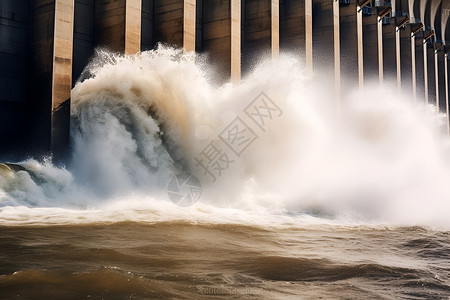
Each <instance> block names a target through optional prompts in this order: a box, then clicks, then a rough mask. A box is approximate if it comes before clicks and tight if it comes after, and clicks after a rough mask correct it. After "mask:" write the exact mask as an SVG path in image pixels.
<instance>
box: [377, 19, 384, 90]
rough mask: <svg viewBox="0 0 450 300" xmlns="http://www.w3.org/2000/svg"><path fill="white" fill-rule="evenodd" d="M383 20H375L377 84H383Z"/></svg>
mask: <svg viewBox="0 0 450 300" xmlns="http://www.w3.org/2000/svg"><path fill="white" fill-rule="evenodd" d="M382 21H383V19H382V18H380V17H378V18H377V33H378V82H379V84H380V85H382V84H383V79H384V74H383V23H382Z"/></svg>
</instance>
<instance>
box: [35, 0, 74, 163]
mask: <svg viewBox="0 0 450 300" xmlns="http://www.w3.org/2000/svg"><path fill="white" fill-rule="evenodd" d="M31 7H32V28H33V30H32V34H31V44H30V49H31V63H32V65H33V68H32V70H31V72H30V90H31V92H30V97H31V98H30V100H31V101H30V103H29V109H30V112H31V115H30V116H29V122H30V127H31V128H30V136H31V139H30V141H29V145H30V146H29V147H28V149H29V150H30V152H31V153H32V154H33V155H42V154H52V156H53V159H54V162H59V161H60V160H62V159H63V158H64V157H65V156H66V155H67V154H68V146H69V126H70V92H71V88H72V51H73V23H74V22H73V20H74V0H45V1H44V0H42V1H32V6H31Z"/></svg>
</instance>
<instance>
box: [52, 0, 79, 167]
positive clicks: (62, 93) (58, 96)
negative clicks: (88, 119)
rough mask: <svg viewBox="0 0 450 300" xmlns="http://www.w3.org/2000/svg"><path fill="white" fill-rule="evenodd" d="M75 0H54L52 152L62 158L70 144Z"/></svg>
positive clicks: (57, 157) (56, 157)
mask: <svg viewBox="0 0 450 300" xmlns="http://www.w3.org/2000/svg"><path fill="white" fill-rule="evenodd" d="M73 18H74V0H56V1H55V25H54V36H53V72H52V77H51V78H52V121H51V147H50V149H51V152H52V154H53V157H54V159H56V160H58V159H60V158H63V156H64V155H65V153H67V152H68V151H67V150H68V147H69V142H70V141H69V136H70V92H71V90H72V49H73Z"/></svg>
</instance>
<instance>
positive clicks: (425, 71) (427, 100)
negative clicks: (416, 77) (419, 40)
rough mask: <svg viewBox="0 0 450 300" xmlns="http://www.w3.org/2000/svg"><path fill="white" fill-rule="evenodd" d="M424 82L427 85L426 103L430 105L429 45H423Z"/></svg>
mask: <svg viewBox="0 0 450 300" xmlns="http://www.w3.org/2000/svg"><path fill="white" fill-rule="evenodd" d="M423 82H424V85H425V102H426V103H428V102H429V99H428V53H427V43H424V44H423Z"/></svg>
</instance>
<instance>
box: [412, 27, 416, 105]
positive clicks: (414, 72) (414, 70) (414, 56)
mask: <svg viewBox="0 0 450 300" xmlns="http://www.w3.org/2000/svg"><path fill="white" fill-rule="evenodd" d="M411 77H412V91H413V99H414V100H417V76H416V37H415V35H414V33H411Z"/></svg>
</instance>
